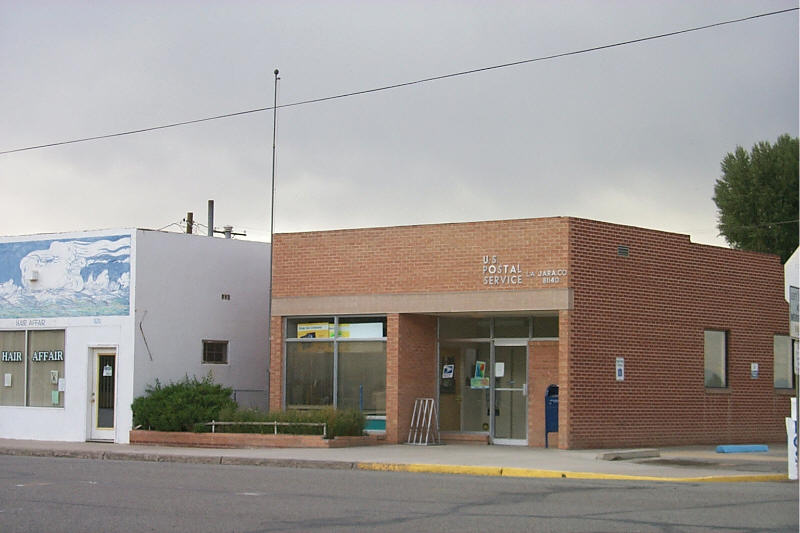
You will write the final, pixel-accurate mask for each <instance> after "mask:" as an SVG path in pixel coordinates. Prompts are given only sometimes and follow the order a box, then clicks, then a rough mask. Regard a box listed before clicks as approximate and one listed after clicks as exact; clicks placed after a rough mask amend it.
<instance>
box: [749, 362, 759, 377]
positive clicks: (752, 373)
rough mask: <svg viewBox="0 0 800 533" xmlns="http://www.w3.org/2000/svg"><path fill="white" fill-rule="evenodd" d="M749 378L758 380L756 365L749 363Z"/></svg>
mask: <svg viewBox="0 0 800 533" xmlns="http://www.w3.org/2000/svg"><path fill="white" fill-rule="evenodd" d="M750 378H751V379H758V363H750Z"/></svg>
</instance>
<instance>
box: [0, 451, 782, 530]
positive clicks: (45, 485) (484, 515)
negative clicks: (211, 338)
mask: <svg viewBox="0 0 800 533" xmlns="http://www.w3.org/2000/svg"><path fill="white" fill-rule="evenodd" d="M0 502H1V503H0V531H3V532H9V533H10V532H31V531H48V532H53V533H59V532H83V531H86V532H90V531H105V532H111V533H114V532H128V533H129V532H139V531H192V532H218V531H236V532H272V531H445V532H448V531H459V532H464V531H553V532H561V531H564V532H566V531H570V532H571V531H644V532H650V531H665V532H666V531H687V532H695V531H697V532H709V531H733V532H754V531H778V532H782V531H786V532H788V531H792V532H796V531H798V486H797V484H796V483H791V482H766V483H765V482H751V483H726V482H718V483H703V482H683V483H672V482H648V481H633V480H605V479H599V480H591V479H569V478H561V479H553V478H538V479H535V478H534V479H531V478H509V477H490V476H471V475H460V476H453V475H439V474H429V473H411V472H377V471H364V470H352V469H345V470H342V469H327V468H274V467H268V466H251V465H247V466H241V465H224V464H192V463H183V462H154V461H118V460H110V459H106V460H96V459H75V458H65V457H31V456H11V455H0Z"/></svg>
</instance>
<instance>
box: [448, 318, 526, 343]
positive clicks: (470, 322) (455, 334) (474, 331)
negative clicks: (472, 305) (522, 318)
mask: <svg viewBox="0 0 800 533" xmlns="http://www.w3.org/2000/svg"><path fill="white" fill-rule="evenodd" d="M490 324H491V319H489V318H461V317H457V318H456V317H441V318H440V319H439V338H440V339H486V338H489V336H490V335H491V332H490V329H489V328H490ZM523 336H524V337H527V336H528V333H527V332H526V333H525V335H523Z"/></svg>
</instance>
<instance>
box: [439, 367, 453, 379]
mask: <svg viewBox="0 0 800 533" xmlns="http://www.w3.org/2000/svg"><path fill="white" fill-rule="evenodd" d="M454 370H455V365H444V366H443V367H442V379H452V378H453V372H454Z"/></svg>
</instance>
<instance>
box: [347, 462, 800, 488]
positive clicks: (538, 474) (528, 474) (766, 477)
mask: <svg viewBox="0 0 800 533" xmlns="http://www.w3.org/2000/svg"><path fill="white" fill-rule="evenodd" d="M356 468H357V469H359V470H373V471H380V472H426V473H431V474H456V475H467V476H498V477H514V478H542V479H554V478H561V479H598V480H600V479H605V480H617V481H657V482H665V483H734V482H765V481H788V480H789V477H788V475H784V474H751V475H727V476H700V477H661V476H634V475H624V474H606V473H601V472H571V471H563V470H539V469H534V468H513V467H500V466H461V465H432V464H394V463H356Z"/></svg>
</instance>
